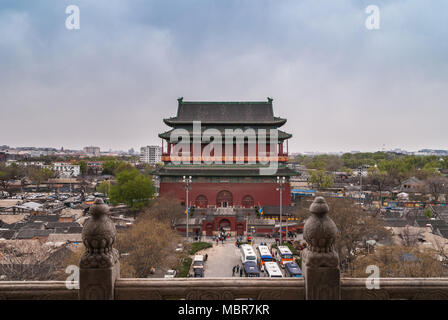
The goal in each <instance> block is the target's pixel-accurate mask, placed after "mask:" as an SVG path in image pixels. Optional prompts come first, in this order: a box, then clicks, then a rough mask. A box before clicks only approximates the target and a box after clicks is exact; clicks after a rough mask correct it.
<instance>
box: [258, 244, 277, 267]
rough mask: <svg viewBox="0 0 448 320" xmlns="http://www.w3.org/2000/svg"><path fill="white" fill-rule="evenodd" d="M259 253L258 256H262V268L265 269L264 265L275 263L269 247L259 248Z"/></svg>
mask: <svg viewBox="0 0 448 320" xmlns="http://www.w3.org/2000/svg"><path fill="white" fill-rule="evenodd" d="M257 251H258V255H259V256H260V267H263V264H264V263H265V262H269V261H274V259H273V258H272V254H271V251H269V248H268V246H258V247H257Z"/></svg>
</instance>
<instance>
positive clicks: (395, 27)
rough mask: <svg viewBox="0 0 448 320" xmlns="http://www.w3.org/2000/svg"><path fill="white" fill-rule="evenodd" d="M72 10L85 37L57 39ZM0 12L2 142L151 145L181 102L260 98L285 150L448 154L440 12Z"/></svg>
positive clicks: (196, 7)
mask: <svg viewBox="0 0 448 320" xmlns="http://www.w3.org/2000/svg"><path fill="white" fill-rule="evenodd" d="M70 4H76V5H78V6H79V8H80V11H81V29H80V30H75V31H69V30H67V29H66V28H65V18H66V14H65V8H66V6H68V5H70ZM369 4H372V1H348V0H347V1H342V0H339V1H264V0H263V1H251V0H249V1H236V0H230V1H223V0H219V1H218V0H202V1H199V0H197V1H192V0H190V1H188V0H187V1H186V0H184V1H162V0H159V1H128V2H124V1H95V2H92V1H40V2H36V3H35V2H30V1H3V2H2V3H1V4H0V111H1V114H2V119H3V121H2V125H1V126H0V144H9V145H35V146H43V145H50V146H56V147H57V146H64V147H66V148H81V147H82V146H84V145H90V144H94V145H99V146H101V147H102V148H107V149H109V148H113V149H120V148H121V149H127V148H129V147H131V146H134V147H136V146H143V145H148V144H154V143H158V142H159V139H158V138H157V134H158V133H159V132H161V131H164V130H165V129H166V127H165V125H164V124H163V122H162V118H163V117H169V116H172V115H174V114H175V112H176V108H177V101H176V98H177V97H179V96H183V97H184V98H185V100H232V101H233V100H265V99H266V97H267V96H270V97H273V98H274V106H275V111H276V113H277V115H279V116H282V117H285V118H288V123H287V125H286V127H285V129H286V130H287V131H288V132H291V133H292V134H293V139H291V141H290V150H293V151H305V150H322V151H340V150H366V151H368V150H377V149H380V148H381V147H382V145H383V144H385V145H386V147H390V148H394V147H400V148H403V149H409V150H415V149H419V148H423V147H428V148H442V149H448V144H447V142H446V141H447V130H446V120H445V119H446V118H447V116H448V111H447V108H446V101H448V99H447V98H448V90H446V88H447V80H448V79H447V78H448V72H447V71H448V68H447V61H446V56H447V49H448V42H447V41H446V39H447V35H448V28H447V27H448V25H447V24H448V22H447V19H446V17H447V13H448V3H447V2H445V1H431V3H430V5H428V4H425V3H424V2H422V1H416V0H415V1H375V4H376V5H377V6H378V7H379V8H380V10H381V29H380V30H375V31H368V30H367V29H366V28H365V27H364V21H365V19H366V17H367V14H365V12H364V10H365V7H366V6H367V5H369Z"/></svg>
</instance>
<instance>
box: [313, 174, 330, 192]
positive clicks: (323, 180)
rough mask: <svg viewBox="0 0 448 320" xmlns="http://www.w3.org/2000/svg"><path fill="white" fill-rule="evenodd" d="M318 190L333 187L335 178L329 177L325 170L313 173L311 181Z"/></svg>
mask: <svg viewBox="0 0 448 320" xmlns="http://www.w3.org/2000/svg"><path fill="white" fill-rule="evenodd" d="M309 181H310V182H311V183H312V184H313V185H315V186H316V187H317V188H318V189H320V188H330V187H331V186H332V185H333V177H332V176H331V175H327V174H326V173H325V171H324V170H314V171H311V175H310V180H309Z"/></svg>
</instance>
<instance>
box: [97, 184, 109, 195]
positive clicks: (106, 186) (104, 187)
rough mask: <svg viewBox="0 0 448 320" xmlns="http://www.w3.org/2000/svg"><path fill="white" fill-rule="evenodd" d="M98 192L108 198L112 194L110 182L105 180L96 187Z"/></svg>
mask: <svg viewBox="0 0 448 320" xmlns="http://www.w3.org/2000/svg"><path fill="white" fill-rule="evenodd" d="M96 191H98V192H101V193H103V194H105V195H106V196H107V197H108V196H109V194H110V181H109V180H104V181H102V182H100V184H98V186H97V187H96Z"/></svg>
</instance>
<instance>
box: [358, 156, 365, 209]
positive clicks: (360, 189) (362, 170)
mask: <svg viewBox="0 0 448 320" xmlns="http://www.w3.org/2000/svg"><path fill="white" fill-rule="evenodd" d="M358 172H359V203H361V202H362V200H361V196H362V174H363V172H364V165H363V164H362V165H361V167H359V169H358Z"/></svg>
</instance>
